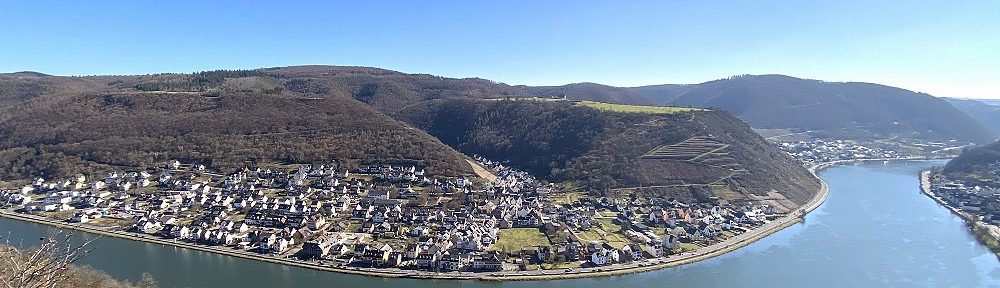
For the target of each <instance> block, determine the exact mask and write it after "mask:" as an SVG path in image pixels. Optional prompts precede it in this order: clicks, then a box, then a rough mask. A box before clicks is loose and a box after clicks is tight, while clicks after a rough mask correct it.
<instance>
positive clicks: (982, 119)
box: [945, 98, 1000, 138]
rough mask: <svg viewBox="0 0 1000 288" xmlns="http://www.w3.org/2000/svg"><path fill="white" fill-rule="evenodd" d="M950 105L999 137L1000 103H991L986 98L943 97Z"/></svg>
mask: <svg viewBox="0 0 1000 288" xmlns="http://www.w3.org/2000/svg"><path fill="white" fill-rule="evenodd" d="M945 100H947V101H948V103H951V105H952V106H955V108H958V110H962V112H965V114H968V115H969V116H970V117H972V119H976V121H979V124H982V125H983V126H985V127H986V128H988V129H990V132H993V137H997V138H1000V104H991V103H989V102H987V101H988V100H975V99H957V98H945Z"/></svg>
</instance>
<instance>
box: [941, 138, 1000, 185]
mask: <svg viewBox="0 0 1000 288" xmlns="http://www.w3.org/2000/svg"><path fill="white" fill-rule="evenodd" d="M943 172H944V173H945V174H948V175H949V176H952V177H956V178H962V179H965V180H974V181H987V182H991V183H992V184H994V185H1000V141H997V142H994V143H993V144H990V145H986V146H981V147H976V148H972V149H968V150H965V151H962V154H961V155H959V156H958V157H955V158H953V159H951V160H950V161H948V164H947V165H945V167H944V169H943Z"/></svg>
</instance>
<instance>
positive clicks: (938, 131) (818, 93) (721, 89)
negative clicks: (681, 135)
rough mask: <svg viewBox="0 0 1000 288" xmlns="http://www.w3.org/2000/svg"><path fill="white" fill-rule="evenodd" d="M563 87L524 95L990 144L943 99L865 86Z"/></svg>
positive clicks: (777, 82) (780, 80) (816, 129)
mask: <svg viewBox="0 0 1000 288" xmlns="http://www.w3.org/2000/svg"><path fill="white" fill-rule="evenodd" d="M591 86H593V85H590V84H587V85H584V84H570V85H565V86H557V87H546V88H545V89H544V90H541V91H538V89H529V91H533V92H536V93H538V94H541V95H552V96H556V97H562V96H566V97H568V98H570V99H582V100H596V101H604V102H612V103H623V104H642V105H679V106H691V107H711V108H718V109H722V110H725V111H728V112H730V113H732V114H733V115H734V116H736V117H739V118H740V119H743V120H744V121H746V122H747V123H749V124H750V125H751V126H753V127H755V128H771V129H773V128H779V129H792V130H795V131H801V132H804V131H811V133H812V134H813V135H815V136H819V137H835V138H851V139H857V138H891V137H906V138H918V139H926V140H950V139H956V140H960V141H970V142H976V143H986V142H988V141H991V140H992V139H993V138H992V137H991V134H990V131H989V130H988V129H987V128H985V127H984V126H983V125H981V124H980V123H978V122H977V121H975V120H974V119H973V118H971V117H970V116H968V115H966V114H965V113H963V112H962V111H960V110H958V109H956V108H955V107H952V105H949V103H948V102H947V101H945V100H943V99H940V98H936V97H933V96H931V95H927V94H923V93H917V92H913V91H909V90H904V89H900V88H895V87H889V86H884V85H878V84H871V83H856V82H849V83H842V82H823V81H818V80H807V79H799V78H794V77H789V76H783V75H759V76H753V75H746V76H738V77H731V78H727V79H721V80H716V81H710V82H705V83H701V84H693V85H656V86H645V87H633V88H620V87H610V86H601V87H598V88H599V89H589V88H587V87H591Z"/></svg>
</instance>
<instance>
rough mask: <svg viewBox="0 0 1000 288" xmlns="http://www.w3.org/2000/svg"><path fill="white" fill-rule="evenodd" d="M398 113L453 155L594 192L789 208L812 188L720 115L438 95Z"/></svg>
mask: <svg viewBox="0 0 1000 288" xmlns="http://www.w3.org/2000/svg"><path fill="white" fill-rule="evenodd" d="M398 115H400V118H401V119H403V120H404V121H407V122H409V123H411V124H412V125H414V126H416V127H419V128H421V129H424V130H425V131H427V132H428V133H430V134H432V135H434V136H436V137H438V139H441V141H443V142H444V143H447V144H448V145H450V146H452V147H455V148H456V149H458V150H459V151H462V152H465V153H467V154H479V155H484V156H486V157H489V158H493V159H506V160H509V161H510V164H511V165H513V166H515V167H516V168H518V169H523V170H526V171H529V172H531V173H533V174H535V175H538V176H540V177H542V178H543V179H548V180H550V181H555V182H564V181H565V182H571V183H573V184H574V185H579V186H584V187H587V188H590V190H591V191H600V192H601V193H636V194H642V195H652V196H667V197H680V198H684V199H698V200H705V199H708V198H709V197H712V196H717V197H720V198H722V199H726V200H730V201H737V202H738V201H748V200H760V199H765V198H767V199H783V198H785V197H787V198H788V199H790V200H791V202H794V203H789V202H788V201H784V200H779V201H776V202H782V203H783V205H784V206H795V205H797V204H802V203H805V201H807V199H808V198H809V197H810V196H811V195H812V194H813V193H815V192H816V191H817V190H818V188H819V184H818V182H817V180H816V179H815V178H813V177H812V176H811V175H810V174H809V173H808V172H807V171H806V170H805V169H804V168H802V167H801V166H800V165H799V164H798V163H797V162H796V161H795V160H794V159H792V158H791V157H790V156H788V155H787V154H786V153H784V152H781V151H779V150H778V149H776V148H775V147H774V146H772V145H771V144H770V143H768V142H767V141H766V140H764V139H763V138H762V137H760V136H759V135H757V134H755V133H754V132H753V131H752V130H751V129H750V127H749V126H747V125H746V124H744V123H743V122H741V121H740V120H738V119H736V118H734V117H732V116H729V115H728V114H727V113H725V112H718V111H677V112H671V113H620V112H611V111H601V110H597V109H594V108H591V107H588V106H586V105H575V104H574V103H572V102H569V101H534V100H515V101H511V100H503V101H484V100H469V99H442V100H435V101H427V102H423V103H421V104H418V105H413V106H411V107H409V108H407V109H405V110H403V111H402V112H401V113H399V114H398ZM771 192H779V193H780V194H779V193H771ZM782 195H783V196H782Z"/></svg>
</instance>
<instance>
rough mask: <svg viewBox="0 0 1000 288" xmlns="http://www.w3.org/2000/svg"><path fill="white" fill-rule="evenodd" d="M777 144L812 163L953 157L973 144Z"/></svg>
mask: <svg viewBox="0 0 1000 288" xmlns="http://www.w3.org/2000/svg"><path fill="white" fill-rule="evenodd" d="M777 145H778V148H780V149H781V150H783V151H785V152H788V154H791V155H792V157H795V158H796V159H798V160H799V161H801V162H802V163H803V165H805V166H807V167H808V166H810V165H814V164H819V163H829V162H835V161H851V160H863V159H873V160H874V159H883V160H888V159H907V158H944V157H953V156H954V154H955V153H957V152H960V150H961V149H962V148H964V147H968V146H970V145H972V144H969V143H961V142H957V141H948V142H930V141H916V140H909V141H907V140H899V139H896V140H893V141H855V140H836V139H812V140H808V141H789V142H779V143H777Z"/></svg>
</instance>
